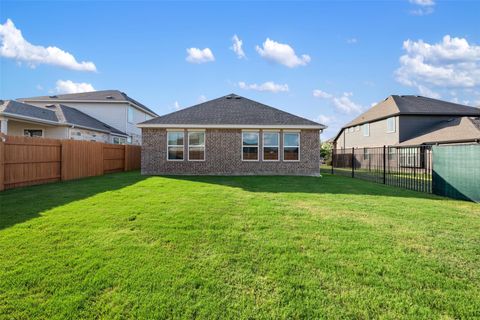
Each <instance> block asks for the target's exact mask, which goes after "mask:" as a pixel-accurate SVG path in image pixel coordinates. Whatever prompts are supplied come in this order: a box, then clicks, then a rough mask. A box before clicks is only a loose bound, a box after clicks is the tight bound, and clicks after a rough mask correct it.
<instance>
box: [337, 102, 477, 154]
mask: <svg viewBox="0 0 480 320" xmlns="http://www.w3.org/2000/svg"><path fill="white" fill-rule="evenodd" d="M479 123H480V109H479V108H473V107H469V106H465V105H461V104H456V103H452V102H447V101H442V100H437V99H431V98H426V97H420V96H398V95H392V96H389V97H388V98H386V99H385V100H384V101H382V102H380V103H378V104H377V105H375V106H373V107H372V108H370V109H369V110H367V111H366V112H364V113H363V114H361V115H360V116H358V117H357V118H355V119H353V120H352V121H351V122H349V123H348V124H346V125H345V126H344V127H343V128H342V129H341V130H340V132H339V133H338V134H337V135H336V137H335V139H334V145H335V149H350V148H367V147H380V146H384V145H386V146H406V145H410V146H412V145H426V144H453V143H469V142H479V141H480V126H479Z"/></svg>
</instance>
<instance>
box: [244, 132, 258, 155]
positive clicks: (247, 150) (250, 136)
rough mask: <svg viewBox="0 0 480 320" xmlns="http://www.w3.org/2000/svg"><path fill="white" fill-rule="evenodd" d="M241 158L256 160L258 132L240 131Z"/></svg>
mask: <svg viewBox="0 0 480 320" xmlns="http://www.w3.org/2000/svg"><path fill="white" fill-rule="evenodd" d="M242 160H243V161H257V160H258V132H253V131H245V132H242Z"/></svg>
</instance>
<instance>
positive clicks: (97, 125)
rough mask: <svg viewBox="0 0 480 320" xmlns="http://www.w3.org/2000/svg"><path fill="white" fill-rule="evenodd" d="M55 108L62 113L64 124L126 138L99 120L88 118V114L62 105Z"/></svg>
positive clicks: (122, 133) (120, 132)
mask: <svg viewBox="0 0 480 320" xmlns="http://www.w3.org/2000/svg"><path fill="white" fill-rule="evenodd" d="M56 107H57V108H59V109H60V110H59V111H61V112H62V113H63V117H64V119H65V122H67V123H70V124H73V125H77V126H80V127H86V128H92V129H97V130H101V131H107V132H110V133H113V134H118V135H124V136H126V134H125V133H124V132H122V131H120V130H118V129H116V128H114V127H112V126H109V125H108V124H106V123H104V122H102V121H100V120H97V119H95V118H93V117H91V116H89V115H88V114H86V113H83V112H82V111H80V110H78V109H75V108H72V107H69V106H65V105H63V104H61V105H57V106H56Z"/></svg>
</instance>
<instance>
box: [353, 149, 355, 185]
mask: <svg viewBox="0 0 480 320" xmlns="http://www.w3.org/2000/svg"><path fill="white" fill-rule="evenodd" d="M352 178H355V148H354V147H352Z"/></svg>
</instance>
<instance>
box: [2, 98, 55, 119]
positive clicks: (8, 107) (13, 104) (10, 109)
mask: <svg viewBox="0 0 480 320" xmlns="http://www.w3.org/2000/svg"><path fill="white" fill-rule="evenodd" d="M0 112H5V113H11V114H16V115H19V116H24V117H31V118H37V119H41V120H47V121H54V122H58V118H57V115H56V114H55V111H52V110H48V109H45V108H39V107H35V106H32V105H29V104H26V103H21V102H18V101H15V100H6V101H3V103H0Z"/></svg>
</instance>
